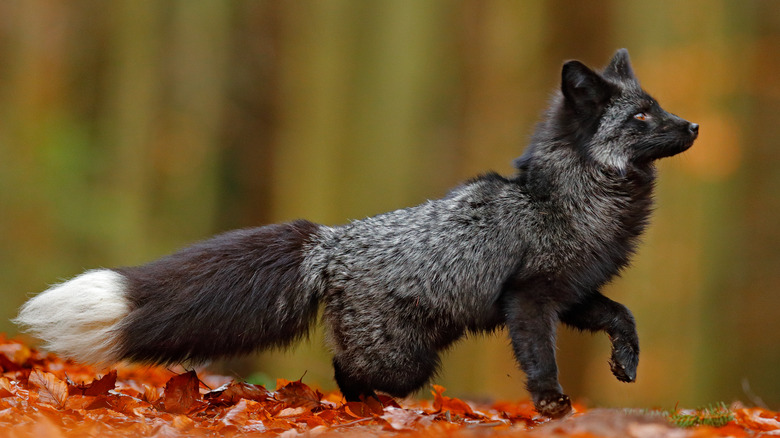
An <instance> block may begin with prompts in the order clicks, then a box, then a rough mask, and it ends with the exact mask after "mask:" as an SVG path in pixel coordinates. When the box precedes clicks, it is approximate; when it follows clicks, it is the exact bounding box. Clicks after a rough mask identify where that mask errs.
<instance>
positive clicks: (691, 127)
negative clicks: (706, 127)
mask: <svg viewBox="0 0 780 438" xmlns="http://www.w3.org/2000/svg"><path fill="white" fill-rule="evenodd" d="M688 132H690V133H691V134H693V136H694V137H697V136H698V135H699V124H698V123H691V124H689V125H688Z"/></svg>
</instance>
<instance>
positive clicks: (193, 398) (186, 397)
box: [157, 371, 200, 414]
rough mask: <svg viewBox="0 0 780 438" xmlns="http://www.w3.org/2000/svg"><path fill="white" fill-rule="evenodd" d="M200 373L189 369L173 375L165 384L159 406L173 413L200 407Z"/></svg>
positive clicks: (185, 411)
mask: <svg viewBox="0 0 780 438" xmlns="http://www.w3.org/2000/svg"><path fill="white" fill-rule="evenodd" d="M199 383H200V381H199V380H198V375H197V374H195V371H189V372H186V373H183V374H179V375H176V376H173V377H171V378H170V379H169V380H168V382H167V383H166V384H165V390H164V391H163V395H162V397H160V400H158V403H157V407H158V408H160V409H161V410H163V411H165V412H170V413H172V414H185V413H188V412H190V411H192V410H193V409H195V408H197V407H199V406H200V405H199V403H198V401H199V399H200V392H199V391H198V385H199Z"/></svg>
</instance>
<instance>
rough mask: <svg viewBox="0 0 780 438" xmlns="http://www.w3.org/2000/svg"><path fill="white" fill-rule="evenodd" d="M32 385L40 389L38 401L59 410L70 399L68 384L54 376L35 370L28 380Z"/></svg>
mask: <svg viewBox="0 0 780 438" xmlns="http://www.w3.org/2000/svg"><path fill="white" fill-rule="evenodd" d="M28 381H29V382H30V384H31V385H35V386H36V387H37V388H38V396H39V398H38V401H40V402H41V403H49V404H51V405H54V406H56V407H57V408H63V407H64V406H65V400H66V399H67V398H68V384H67V383H65V382H63V381H62V380H60V379H58V378H57V377H56V376H55V375H54V374H52V373H47V372H45V371H41V370H39V369H37V368H36V369H34V370H32V372H31V373H30V377H29V379H28Z"/></svg>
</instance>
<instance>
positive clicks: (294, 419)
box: [0, 334, 780, 438]
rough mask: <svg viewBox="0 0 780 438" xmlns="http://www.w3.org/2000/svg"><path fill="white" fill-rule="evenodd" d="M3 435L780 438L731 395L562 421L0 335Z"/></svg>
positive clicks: (779, 426)
mask: <svg viewBox="0 0 780 438" xmlns="http://www.w3.org/2000/svg"><path fill="white" fill-rule="evenodd" d="M0 372H2V374H0V437H54V438H57V437H83V436H100V437H114V436H137V437H143V436H165V437H185V436H187V437H189V436H242V437H243V436H276V435H281V436H285V437H295V436H299V435H300V436H318V435H321V436H329V435H335V434H338V435H347V436H404V437H414V436H442V437H445V436H462V437H470V436H529V437H579V438H585V437H710V436H716V437H726V436H733V437H746V436H764V435H780V414H778V413H777V412H772V411H768V410H765V409H760V408H748V407H744V406H742V405H741V404H739V403H734V404H732V405H730V406H727V405H716V406H710V407H707V408H704V409H693V410H688V409H679V410H677V411H675V412H662V411H652V410H646V411H645V410H643V411H638V410H619V409H598V408H588V407H585V406H582V405H578V404H575V413H574V414H572V415H570V416H568V417H566V418H564V419H561V420H548V419H546V418H543V417H541V416H539V415H538V414H537V413H536V411H535V410H534V409H533V405H532V404H531V403H530V402H529V401H527V400H524V401H511V402H509V401H503V402H495V403H493V404H489V405H484V404H475V403H470V402H468V401H466V400H460V399H457V398H452V397H448V396H446V395H444V393H445V391H446V390H445V389H444V388H442V387H440V386H437V385H433V386H432V390H431V392H432V394H433V399H432V400H419V401H410V400H404V401H402V402H401V404H400V405H399V404H398V403H397V402H396V401H394V400H392V399H390V398H385V397H380V398H381V401H377V400H374V399H369V400H368V401H367V402H366V403H362V402H349V403H345V402H344V401H343V399H342V397H341V394H339V393H338V392H332V393H326V394H322V393H321V392H320V391H318V390H316V389H314V388H311V387H309V386H308V385H306V384H305V383H303V382H302V381H300V380H299V381H293V382H291V381H286V380H279V381H278V382H277V385H276V388H274V389H273V390H270V389H266V388H265V387H263V386H260V385H253V384H249V383H244V382H237V381H233V380H232V379H231V378H229V377H225V376H218V375H212V374H208V373H205V372H201V373H199V374H198V373H196V372H195V371H183V372H180V373H177V372H176V371H173V370H170V369H166V368H160V367H138V366H123V365H118V366H116V367H115V368H112V369H110V370H104V371H98V370H96V369H95V368H93V367H88V366H83V365H79V364H76V363H74V362H72V361H67V360H64V359H62V358H60V357H58V356H56V355H52V354H44V353H42V352H40V351H38V350H35V349H33V348H30V347H28V346H26V345H25V344H23V343H22V342H19V341H16V340H12V339H7V338H6V337H4V336H3V335H1V334H0Z"/></svg>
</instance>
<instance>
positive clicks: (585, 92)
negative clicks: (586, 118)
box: [561, 61, 613, 107]
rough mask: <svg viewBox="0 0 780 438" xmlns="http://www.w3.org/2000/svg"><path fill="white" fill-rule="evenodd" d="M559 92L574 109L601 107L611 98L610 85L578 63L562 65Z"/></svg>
mask: <svg viewBox="0 0 780 438" xmlns="http://www.w3.org/2000/svg"><path fill="white" fill-rule="evenodd" d="M561 91H562V92H563V96H564V97H565V98H566V101H568V102H570V103H572V104H574V106H575V107H582V106H590V105H601V104H604V103H606V102H607V101H608V100H609V98H610V97H611V96H612V91H613V90H612V84H610V83H609V82H607V81H606V80H604V78H602V77H601V75H599V74H598V73H596V72H594V71H593V70H591V69H589V68H588V67H587V66H585V64H583V63H581V62H579V61H569V62H567V63H566V64H563V71H562V72H561Z"/></svg>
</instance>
